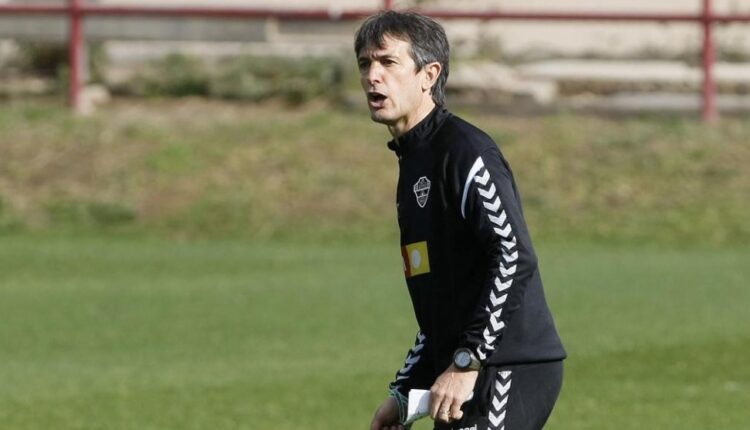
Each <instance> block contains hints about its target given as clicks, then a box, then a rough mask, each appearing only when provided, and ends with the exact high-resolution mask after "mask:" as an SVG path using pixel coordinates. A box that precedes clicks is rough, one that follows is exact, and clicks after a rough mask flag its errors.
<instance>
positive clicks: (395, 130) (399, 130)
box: [388, 97, 435, 139]
mask: <svg viewBox="0 0 750 430" xmlns="http://www.w3.org/2000/svg"><path fill="white" fill-rule="evenodd" d="M434 108H435V102H434V101H433V100H432V97H428V98H427V100H425V101H424V102H423V103H422V104H420V105H419V107H418V108H417V109H416V110H415V111H414V112H412V113H411V114H409V115H406V116H404V117H403V118H401V119H399V120H398V121H396V122H395V123H394V124H391V125H389V126H388V131H389V132H390V133H391V136H393V138H394V139H398V138H399V137H401V136H403V135H404V134H405V133H406V132H408V131H409V130H411V129H412V128H414V126H416V125H417V124H419V122H420V121H422V120H423V119H425V117H427V115H429V114H430V112H432V110H433V109H434Z"/></svg>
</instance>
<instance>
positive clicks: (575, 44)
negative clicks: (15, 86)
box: [0, 0, 750, 55]
mask: <svg viewBox="0 0 750 430" xmlns="http://www.w3.org/2000/svg"><path fill="white" fill-rule="evenodd" d="M9 1H10V0H0V3H2V2H5V3H7V2H9ZM14 1H15V2H23V0H14ZM32 1H35V0H32ZM26 2H29V0H26ZM98 2H99V3H103V4H156V3H158V4H160V5H166V6H177V5H191V6H201V5H206V6H215V5H231V6H246V7H274V8H324V9H332V10H341V9H348V8H373V9H375V8H378V7H381V6H382V4H383V2H382V1H381V0H284V1H276V2H269V1H267V0H265V1H262V0H153V1H148V2H146V1H144V0H99V1H98ZM395 3H396V6H397V7H410V6H413V5H414V4H415V2H414V1H406V0H397V1H396V2H395ZM715 3H716V10H717V11H719V12H723V13H731V12H744V13H750V0H715ZM425 4H426V5H428V6H430V7H436V8H441V9H454V10H492V9H498V8H502V9H504V10H539V11H547V10H560V11H582V10H592V11H632V12H637V11H644V12H645V11H650V12H654V11H666V12H698V11H699V10H700V7H701V0H659V1H652V0H606V1H602V0H501V1H498V0H495V1H492V0H484V1H482V0H433V1H427V2H425ZM88 21H89V22H87V24H86V31H87V34H88V35H89V36H90V37H92V38H102V39H120V40H134V39H136V40H161V39H167V40H183V41H230V40H231V41H239V42H259V43H266V42H267V43H276V44H279V43H280V44H282V45H283V46H286V45H293V44H310V45H311V47H312V48H314V47H320V46H323V45H326V46H340V47H342V48H343V47H348V46H349V44H350V43H351V42H350V39H351V35H352V33H353V30H354V28H356V23H354V24H353V23H298V22H294V23H272V24H271V25H269V24H268V23H266V22H263V21H256V22H247V21H216V20H201V19H183V20H170V19H163V18H159V19H144V18H121V19H116V18H95V19H94V18H91V19H89V20H88ZM445 25H446V28H447V30H448V33H449V36H450V37H451V39H452V42H453V44H454V46H455V47H456V53H457V54H459V55H460V54H461V53H462V52H463V53H466V54H469V55H470V54H471V53H473V52H475V51H476V50H477V48H478V46H479V45H478V41H479V40H483V41H485V42H487V43H489V44H490V45H492V44H494V45H496V48H497V49H498V50H500V51H503V52H506V53H508V54H512V55H523V54H528V53H534V52H538V53H544V52H550V53H556V54H564V55H576V54H581V53H599V54H616V55H623V54H630V53H633V52H638V51H643V50H647V49H648V50H659V51H663V52H667V53H678V52H685V51H694V50H696V49H698V47H699V46H700V44H701V31H700V29H699V28H698V27H697V26H695V25H691V24H659V23H654V24H648V23H646V24H629V23H601V24H597V23H580V22H572V23H550V22H543V23H540V22H489V23H476V22H473V21H464V22H456V21H451V22H446V23H445ZM65 33H66V23H65V22H64V21H62V20H60V19H55V18H44V17H32V18H29V19H20V18H19V17H17V16H14V17H0V37H18V36H21V37H24V38H36V39H59V40H62V38H63V37H64V35H65ZM717 37H718V40H719V42H720V45H721V46H722V47H724V48H729V49H733V50H739V51H744V52H748V53H750V25H748V24H738V25H732V26H722V27H720V28H719V29H718V31H717ZM302 51H304V49H302Z"/></svg>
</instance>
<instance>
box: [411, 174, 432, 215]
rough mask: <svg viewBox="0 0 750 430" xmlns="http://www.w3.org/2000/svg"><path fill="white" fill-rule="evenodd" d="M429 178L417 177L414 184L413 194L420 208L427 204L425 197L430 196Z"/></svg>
mask: <svg viewBox="0 0 750 430" xmlns="http://www.w3.org/2000/svg"><path fill="white" fill-rule="evenodd" d="M430 184H431V182H430V180H429V179H427V176H422V177H421V178H419V180H418V181H417V183H416V184H414V195H416V196H417V204H418V205H419V207H420V208H423V207H425V205H426V204H427V198H428V197H429V196H430Z"/></svg>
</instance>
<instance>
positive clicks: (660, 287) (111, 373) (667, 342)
mask: <svg viewBox="0 0 750 430" xmlns="http://www.w3.org/2000/svg"><path fill="white" fill-rule="evenodd" d="M387 8H395V9H398V10H405V9H412V8H415V9H417V10H421V11H424V12H425V13H426V14H428V15H431V16H434V17H436V18H437V19H438V20H439V21H440V22H441V23H442V24H443V25H444V26H445V28H446V31H447V33H448V36H449V38H450V41H451V46H452V55H451V72H450V78H449V80H448V88H447V89H448V104H449V108H450V109H451V110H452V111H454V112H455V113H457V114H458V115H460V116H462V117H464V118H466V119H468V120H469V121H471V122H473V123H474V124H476V125H477V126H479V127H480V128H482V129H484V130H485V131H487V132H488V133H489V134H490V135H491V136H492V137H493V138H494V139H495V141H496V142H497V143H498V145H499V146H500V147H501V149H502V151H503V153H504V154H505V156H506V157H507V158H508V160H509V161H510V163H511V165H512V166H513V169H514V173H515V175H516V179H517V182H518V184H519V188H520V190H521V193H522V196H523V200H524V209H525V214H526V217H527V222H528V224H529V228H530V230H531V233H532V235H533V237H534V241H535V246H536V247H537V251H538V253H539V257H540V263H541V269H542V274H543V277H544V279H545V288H546V292H547V295H548V299H549V302H550V306H551V308H552V310H553V313H554V315H555V317H556V321H557V324H558V328H559V331H560V333H561V336H562V337H563V340H564V342H565V345H566V348H567V349H568V352H569V355H570V358H569V359H568V360H567V363H566V366H567V367H566V372H567V373H566V381H565V387H564V389H563V393H562V395H561V397H560V401H559V402H558V406H557V408H556V410H555V412H554V414H553V416H552V418H551V420H550V423H549V425H548V428H551V429H609V428H612V429H639V430H640V429H643V428H660V429H680V430H686V429H750V413H748V412H747V411H746V405H747V404H748V403H750V367H749V366H747V364H746V361H747V360H746V357H747V356H748V355H750V347H748V345H750V319H749V318H748V317H747V316H746V311H745V309H746V307H747V305H748V304H750V289H748V288H747V284H748V281H749V280H750V266H749V265H748V264H747V263H748V261H750V217H749V216H748V214H750V168H749V167H748V166H749V165H750V143H749V142H750V123H748V121H747V115H748V114H749V113H750V0H662V1H659V2H648V1H633V0H631V1H624V0H623V1H621V0H607V1H605V2H602V1H594V0H586V1H582V0H575V1H574V0H555V1H550V0H527V1H520V0H498V1H492V0H485V1H483V0H458V1H443V0H433V1H430V0H422V1H418V0H414V1H408V0H403V1H401V0H396V1H381V0H339V1H333V0H310V1H303V0H287V1H285V2H268V1H265V2H263V1H256V0H213V1H207V0H158V1H156V0H153V1H149V2H144V1H143V0H111V1H110V0H96V1H95V0H87V1H84V0H80V1H79V0H71V1H57V2H56V1H53V0H46V1H32V0H0V316H1V318H0V321H2V323H0V345H2V348H0V428H3V429H6V428H7V429H48V428H59V429H90V428H91V429H93V428H103V429H131V428H141V429H173V428H174V429H178V428H179V429H192V428H195V429H204V428H217V429H225V428H226V429H235V428H241V429H300V428H307V429H353V428H368V425H369V420H370V418H371V416H372V413H373V412H374V410H375V408H376V407H377V405H378V404H379V403H380V402H381V401H382V400H383V398H384V397H385V395H386V393H387V384H388V382H389V381H390V379H391V378H392V377H393V374H395V372H396V371H397V370H398V369H399V368H400V367H401V365H402V362H403V358H404V356H405V354H406V352H407V350H408V348H409V347H410V346H411V342H412V341H413V337H414V333H415V332H416V330H417V327H416V323H415V321H414V317H413V315H412V311H411V305H410V303H409V298H408V294H407V291H406V288H405V283H404V280H403V276H402V266H401V265H402V263H401V260H400V254H399V250H398V232H397V228H396V220H395V204H394V202H395V186H396V179H397V174H398V171H397V170H398V164H397V162H396V158H395V157H394V155H393V154H392V153H391V152H390V151H389V150H388V149H387V148H386V146H385V142H386V141H387V140H388V139H389V135H388V134H387V131H386V129H385V128H384V127H382V126H379V125H377V124H374V123H372V122H371V121H370V120H369V114H368V112H367V107H366V104H365V99H364V97H363V96H362V94H361V89H360V88H359V83H358V72H357V70H356V64H355V61H354V53H353V49H352V43H353V35H354V32H355V31H356V28H357V27H358V25H359V24H360V23H361V21H362V19H363V18H364V17H366V16H368V15H369V14H372V13H374V12H376V11H378V10H382V9H387ZM429 424H430V423H429V422H427V421H424V422H420V423H418V424H417V425H416V426H415V429H428V428H431V426H430V425H429Z"/></svg>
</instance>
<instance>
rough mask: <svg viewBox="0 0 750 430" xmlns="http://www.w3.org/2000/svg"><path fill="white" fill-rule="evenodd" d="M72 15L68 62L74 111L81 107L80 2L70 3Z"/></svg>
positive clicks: (81, 45) (70, 1) (71, 100)
mask: <svg viewBox="0 0 750 430" xmlns="http://www.w3.org/2000/svg"><path fill="white" fill-rule="evenodd" d="M68 14H69V15H70V30H69V33H70V34H69V36H70V37H69V41H68V44H69V45H68V50H69V51H68V62H69V66H70V84H69V87H70V88H69V89H68V91H69V94H68V96H69V98H68V101H69V103H70V106H71V107H72V108H73V109H74V110H76V111H77V110H79V108H80V107H81V97H80V96H81V86H82V85H81V68H82V66H83V64H82V59H83V43H84V42H83V23H82V20H81V2H80V0H69V1H68Z"/></svg>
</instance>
